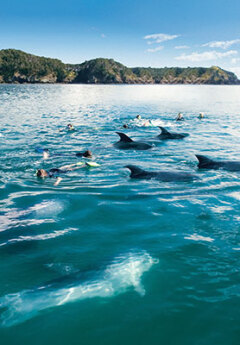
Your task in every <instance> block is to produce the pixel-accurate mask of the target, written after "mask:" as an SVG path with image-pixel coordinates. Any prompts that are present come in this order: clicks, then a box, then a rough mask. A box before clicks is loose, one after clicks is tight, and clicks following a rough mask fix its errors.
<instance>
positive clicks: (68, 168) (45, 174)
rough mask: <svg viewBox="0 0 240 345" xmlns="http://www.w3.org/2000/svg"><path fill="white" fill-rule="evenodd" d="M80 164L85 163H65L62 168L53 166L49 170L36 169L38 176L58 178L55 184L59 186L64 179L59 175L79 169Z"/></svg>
mask: <svg viewBox="0 0 240 345" xmlns="http://www.w3.org/2000/svg"><path fill="white" fill-rule="evenodd" d="M79 165H83V163H77V164H71V165H64V166H62V167H60V168H52V169H50V170H49V171H47V170H45V169H38V170H37V171H36V176H37V177H41V178H46V177H50V178H56V179H57V181H56V182H55V183H54V186H57V185H58V184H59V183H60V182H61V181H62V178H61V177H59V176H58V175H60V174H66V173H67V172H69V171H73V170H76V169H79V168H80V166H79Z"/></svg>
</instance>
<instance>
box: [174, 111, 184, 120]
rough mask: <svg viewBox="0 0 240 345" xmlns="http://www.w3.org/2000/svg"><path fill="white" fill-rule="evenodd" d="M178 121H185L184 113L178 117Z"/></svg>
mask: <svg viewBox="0 0 240 345" xmlns="http://www.w3.org/2000/svg"><path fill="white" fill-rule="evenodd" d="M176 121H184V117H183V114H182V113H178V116H177V118H176Z"/></svg>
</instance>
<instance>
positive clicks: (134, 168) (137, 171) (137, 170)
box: [125, 165, 146, 177]
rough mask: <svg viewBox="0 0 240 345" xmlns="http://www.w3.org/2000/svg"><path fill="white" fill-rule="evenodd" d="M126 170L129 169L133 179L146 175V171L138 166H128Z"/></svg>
mask: <svg viewBox="0 0 240 345" xmlns="http://www.w3.org/2000/svg"><path fill="white" fill-rule="evenodd" d="M125 168H128V169H129V170H130V171H131V175H130V176H131V177H134V176H136V175H139V174H142V173H146V172H145V170H143V169H141V168H139V167H137V166H136V165H126V166H125Z"/></svg>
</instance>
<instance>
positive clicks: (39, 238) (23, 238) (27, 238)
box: [0, 228, 78, 247]
mask: <svg viewBox="0 0 240 345" xmlns="http://www.w3.org/2000/svg"><path fill="white" fill-rule="evenodd" d="M77 230H78V228H67V229H64V230H55V231H53V232H50V233H47V234H39V235H35V236H19V237H17V238H12V239H11V240H8V241H7V242H3V243H1V244H0V247H3V246H6V245H7V244H10V243H17V242H23V241H44V240H50V239H52V238H56V237H59V236H64V235H66V234H68V233H69V232H72V231H77Z"/></svg>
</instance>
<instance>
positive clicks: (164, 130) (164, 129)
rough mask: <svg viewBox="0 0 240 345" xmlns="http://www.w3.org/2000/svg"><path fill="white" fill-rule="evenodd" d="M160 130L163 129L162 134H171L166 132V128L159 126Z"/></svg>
mask: <svg viewBox="0 0 240 345" xmlns="http://www.w3.org/2000/svg"><path fill="white" fill-rule="evenodd" d="M159 128H160V129H161V131H162V132H161V134H170V133H169V132H168V131H167V130H166V128H164V127H161V126H159Z"/></svg>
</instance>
